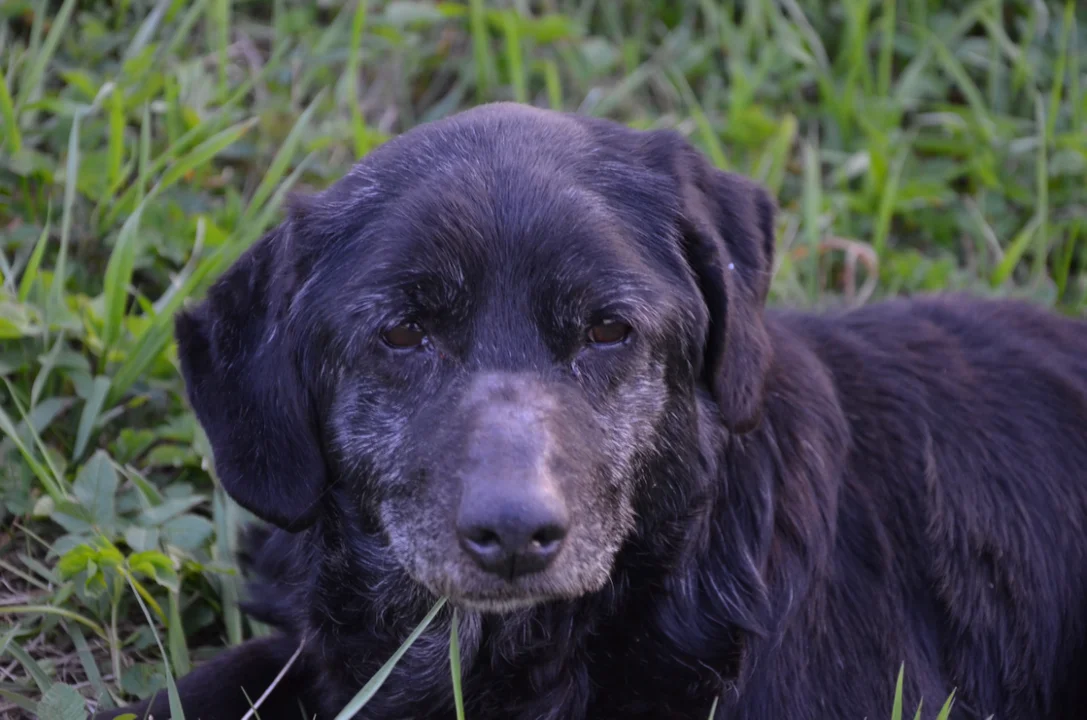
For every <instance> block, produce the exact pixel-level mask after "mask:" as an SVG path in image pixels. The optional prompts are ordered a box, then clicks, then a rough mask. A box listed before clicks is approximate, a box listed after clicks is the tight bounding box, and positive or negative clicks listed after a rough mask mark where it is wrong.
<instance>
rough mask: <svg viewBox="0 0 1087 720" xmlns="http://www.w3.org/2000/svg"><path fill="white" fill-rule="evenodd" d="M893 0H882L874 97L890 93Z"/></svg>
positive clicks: (893, 40) (893, 18) (892, 57)
mask: <svg viewBox="0 0 1087 720" xmlns="http://www.w3.org/2000/svg"><path fill="white" fill-rule="evenodd" d="M897 10H898V8H897V7H896V3H895V0H883V16H882V17H881V18H880V23H879V27H880V41H879V60H878V63H879V64H878V66H877V69H876V96H877V97H881V98H885V97H887V95H888V93H890V91H891V66H892V62H893V60H894V43H895V13H896V12H897Z"/></svg>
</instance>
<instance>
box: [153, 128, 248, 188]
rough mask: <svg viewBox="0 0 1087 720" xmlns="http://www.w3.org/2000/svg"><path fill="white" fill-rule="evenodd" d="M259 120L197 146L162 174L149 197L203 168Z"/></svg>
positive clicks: (218, 135)
mask: <svg viewBox="0 0 1087 720" xmlns="http://www.w3.org/2000/svg"><path fill="white" fill-rule="evenodd" d="M258 120H259V118H255V117H254V118H249V119H248V120H243V121H242V122H239V123H236V124H234V125H231V126H230V127H228V128H227V129H226V130H222V131H220V132H217V133H215V134H214V135H212V136H211V137H210V138H208V139H207V140H205V141H204V142H202V143H200V144H199V145H197V146H196V147H195V148H193V149H192V150H190V151H189V152H188V153H187V154H186V155H185V156H184V157H182V158H180V159H179V160H178V161H177V162H175V163H174V164H173V165H171V166H170V167H169V168H168V169H167V170H166V172H164V173H163V174H162V177H161V178H160V179H159V181H158V182H157V183H155V186H154V187H153V188H152V189H151V192H150V193H148V197H149V198H150V197H152V196H155V195H158V194H159V193H161V192H163V191H164V190H166V189H167V188H169V187H171V186H173V185H174V183H176V182H177V181H178V180H180V179H181V178H183V177H184V176H185V175H187V174H188V173H189V172H192V171H194V170H197V169H199V168H202V167H203V166H204V165H206V164H207V163H208V162H210V161H211V160H212V159H213V158H214V157H215V156H216V155H218V154H219V153H221V152H222V151H223V150H225V149H226V148H228V147H230V146H231V145H233V144H234V143H236V142H237V141H238V140H240V139H241V137H242V136H243V135H245V134H246V133H247V132H249V130H250V129H251V128H252V127H253V126H254V125H256V124H257V121H258Z"/></svg>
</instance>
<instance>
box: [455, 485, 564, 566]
mask: <svg viewBox="0 0 1087 720" xmlns="http://www.w3.org/2000/svg"><path fill="white" fill-rule="evenodd" d="M526 501H527V502H526ZM567 530H568V526H567V515H566V512H565V509H564V508H563V507H562V505H561V504H560V503H558V502H549V501H547V499H544V498H534V499H533V500H528V498H522V502H517V500H516V499H515V498H508V499H507V502H501V501H500V502H497V503H495V502H493V501H492V502H487V501H482V502H478V503H472V504H467V505H466V504H462V506H461V510H460V513H459V514H458V516H457V536H458V539H459V541H460V545H461V547H462V548H464V551H465V552H466V553H468V555H469V556H471V558H472V559H473V560H474V561H475V562H476V564H477V565H479V567H481V568H483V569H484V570H486V571H487V572H490V573H494V574H495V575H499V576H501V577H503V578H505V579H507V580H513V579H514V578H518V577H521V576H522V575H529V574H531V573H536V572H540V571H541V570H544V569H546V568H547V566H548V565H550V564H551V562H552V561H553V560H554V559H555V556H557V555H558V554H559V550H560V549H561V548H562V542H563V539H564V538H565V537H566V533H567Z"/></svg>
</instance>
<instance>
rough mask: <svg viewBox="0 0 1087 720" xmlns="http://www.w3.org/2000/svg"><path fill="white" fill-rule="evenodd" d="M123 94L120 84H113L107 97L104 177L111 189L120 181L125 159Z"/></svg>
mask: <svg viewBox="0 0 1087 720" xmlns="http://www.w3.org/2000/svg"><path fill="white" fill-rule="evenodd" d="M125 123H126V119H125V94H124V92H123V91H122V90H121V88H120V86H114V88H113V94H112V95H111V96H110V99H109V145H108V151H107V152H108V153H109V161H108V164H107V170H106V172H107V175H106V179H107V181H108V182H109V187H110V189H111V190H113V189H114V188H116V187H117V186H118V185H119V184H120V183H121V170H123V169H124V161H125Z"/></svg>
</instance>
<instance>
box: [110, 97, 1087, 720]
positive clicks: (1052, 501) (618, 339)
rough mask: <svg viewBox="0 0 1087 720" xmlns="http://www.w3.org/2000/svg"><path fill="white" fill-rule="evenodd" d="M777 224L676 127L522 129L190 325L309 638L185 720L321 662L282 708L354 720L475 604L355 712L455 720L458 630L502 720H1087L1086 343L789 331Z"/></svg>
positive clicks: (931, 327) (509, 111) (260, 550)
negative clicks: (916, 717)
mask: <svg viewBox="0 0 1087 720" xmlns="http://www.w3.org/2000/svg"><path fill="white" fill-rule="evenodd" d="M774 212H775V208H774V205H773V203H772V202H771V200H770V198H769V197H768V196H767V194H766V193H765V192H764V190H762V189H761V188H759V187H758V186H756V185H754V184H753V183H751V182H749V181H747V180H745V179H743V178H741V177H738V176H736V175H733V174H729V173H724V172H719V171H717V170H715V169H713V168H712V167H711V166H710V165H709V164H708V163H707V162H706V161H705V160H704V159H703V158H702V157H701V156H700V155H699V154H698V153H697V152H696V151H695V150H694V149H693V148H692V147H691V146H689V145H688V144H687V143H686V142H685V141H684V140H683V139H681V138H680V137H679V136H678V135H676V134H675V133H672V132H666V131H654V132H645V131H635V130H632V129H628V128H626V127H623V126H621V125H619V124H615V123H612V122H608V121H603V120H595V119H589V118H584V117H579V116H574V115H564V114H557V113H551V112H546V111H541V110H536V109H533V108H528V107H524V106H517V105H509V104H496V105H487V106H483V107H480V108H477V109H474V110H471V111H469V112H465V113H462V114H460V115H457V116H454V117H452V118H450V119H446V120H442V121H439V122H435V123H432V124H429V125H426V126H423V127H420V128H418V129H416V130H413V131H411V132H408V133H406V134H404V135H402V136H400V137H399V138H397V139H395V140H393V141H391V142H389V143H387V144H385V145H383V146H382V147H380V148H379V149H377V150H376V151H374V152H373V153H371V154H370V155H369V156H368V157H367V158H365V160H364V161H362V162H361V163H360V164H359V165H358V166H357V167H356V168H355V169H354V170H352V171H351V172H350V174H348V175H347V176H346V177H345V178H343V179H342V180H341V181H339V182H338V183H336V184H335V185H333V186H332V187H330V188H329V189H327V190H326V191H324V192H322V193H320V194H318V195H316V196H315V197H312V198H309V199H306V200H301V201H295V202H294V203H293V205H292V206H291V208H290V212H289V217H288V218H287V219H286V220H285V221H284V222H283V223H282V224H281V225H280V226H279V227H278V228H276V229H275V230H274V231H272V232H270V233H269V234H268V235H267V236H266V237H264V238H263V239H262V240H260V241H259V242H258V243H257V244H256V245H255V246H254V247H253V248H251V249H250V250H249V251H248V252H247V253H246V254H245V255H244V257H242V258H241V259H240V260H239V261H238V262H237V263H236V264H235V265H234V266H233V267H232V268H231V269H230V270H229V271H228V272H227V273H226V274H225V276H224V277H223V278H222V279H220V280H219V281H218V282H217V284H216V285H215V286H214V287H213V289H212V290H211V292H210V295H209V297H208V299H207V301H206V302H204V303H203V304H201V305H199V306H198V307H196V308H195V309H192V310H190V311H187V312H185V313H183V314H181V315H180V317H179V319H178V323H177V336H178V340H179V348H180V357H181V361H182V367H183V371H184V376H185V379H186V381H187V384H188V388H189V393H190V397H191V402H192V404H193V407H194V408H195V411H196V413H197V415H198V417H199V420H200V422H201V423H202V424H203V426H204V428H206V430H207V433H208V436H209V438H210V440H211V442H212V445H213V448H214V452H215V460H216V467H217V470H218V473H219V475H220V477H221V479H222V482H223V484H224V486H225V487H226V488H227V490H228V491H229V492H230V493H231V495H232V496H233V497H234V498H235V499H236V500H237V501H238V502H239V503H240V504H242V505H243V506H245V507H247V508H249V509H250V510H252V511H253V512H254V513H256V514H257V515H258V516H260V517H262V518H265V519H267V520H268V521H270V522H271V523H272V524H274V525H276V526H278V527H277V528H274V529H271V530H258V531H255V533H254V534H253V535H251V537H250V543H249V546H248V547H249V554H250V557H249V561H248V562H249V565H250V566H251V569H252V570H253V572H254V574H255V575H256V576H257V577H258V579H257V581H256V583H255V584H254V586H253V587H252V593H251V595H252V597H253V598H254V600H253V601H252V602H251V604H250V610H251V611H252V612H253V613H254V614H255V615H256V616H257V617H259V618H260V619H262V620H264V621H265V622H268V623H271V624H273V625H275V626H277V627H278V628H280V630H281V634H279V635H276V636H274V637H272V638H270V639H260V640H254V641H250V642H249V643H247V644H244V645H242V646H241V647H238V648H235V649H233V650H230V651H228V652H226V653H225V654H223V655H221V656H220V657H219V658H218V659H217V660H215V661H212V662H209V663H207V664H205V665H202V666H200V667H198V668H197V669H196V670H194V671H193V672H192V673H191V674H190V675H189V676H188V677H186V678H183V679H182V680H181V681H180V692H181V697H182V700H183V702H184V704H185V708H186V713H187V716H188V717H189V718H203V720H213V719H217V718H238V717H241V716H242V715H243V714H245V712H246V711H247V710H248V709H249V707H250V705H249V700H247V699H246V694H247V695H248V698H249V699H253V700H255V699H256V698H257V697H259V696H260V695H261V694H262V693H263V692H264V691H265V689H266V688H267V687H268V685H269V684H270V683H271V681H272V680H273V678H275V677H276V675H277V674H278V673H279V672H280V670H281V669H282V668H283V667H284V666H285V665H286V664H287V663H288V660H289V659H291V657H292V655H293V654H294V653H295V651H296V649H297V648H298V647H299V645H300V643H301V644H303V647H302V650H301V652H300V654H299V655H298V657H297V659H296V661H295V662H294V664H293V665H291V668H290V670H289V671H288V672H287V673H286V674H285V676H284V677H283V678H282V679H281V681H280V682H279V684H278V685H277V686H276V690H275V691H274V693H273V694H272V695H271V696H270V697H269V698H268V699H266V700H265V702H264V703H263V704H262V705H261V707H260V708H259V710H258V712H259V714H260V717H261V718H263V719H264V720H269V718H301V717H303V715H302V714H301V711H300V709H299V704H301V705H303V706H304V707H305V708H306V711H307V713H308V715H307V717H318V718H331V717H333V716H334V715H335V714H336V713H337V712H338V711H339V710H340V709H341V708H342V707H343V706H344V704H345V703H347V701H348V700H350V698H351V697H352V696H353V695H354V694H355V693H356V692H357V691H358V689H359V688H360V687H361V686H362V685H363V684H364V683H365V682H366V681H367V680H369V679H370V677H371V676H372V675H373V674H374V673H375V671H376V670H377V669H378V667H379V666H380V665H381V664H382V663H383V662H385V660H387V659H388V658H389V657H390V656H391V655H392V654H393V652H394V651H395V649H396V648H397V647H398V646H399V645H400V643H401V642H402V641H403V640H404V639H405V638H406V636H407V635H408V633H409V631H410V630H411V629H412V628H413V627H414V626H415V625H416V624H417V623H418V622H419V621H420V620H421V618H422V617H423V616H424V615H425V614H426V612H427V611H428V609H429V608H431V607H432V606H433V604H434V603H435V602H436V600H437V599H438V598H439V597H443V596H444V597H447V598H448V605H447V606H446V607H445V608H443V609H442V611H441V612H440V614H439V615H438V616H437V617H436V619H435V620H434V622H433V624H432V625H431V626H430V627H429V628H428V629H427V631H426V632H425V633H424V634H423V635H422V636H421V637H420V638H419V640H418V641H417V642H416V643H415V645H414V646H413V647H412V648H411V649H410V650H409V651H408V652H407V654H406V655H405V656H404V657H403V659H402V661H401V662H400V664H399V665H398V666H397V668H396V670H395V671H394V672H393V674H392V675H391V677H390V678H389V679H388V681H387V682H386V684H385V685H384V686H383V687H382V688H381V690H380V691H379V692H378V694H377V695H376V696H375V697H374V699H373V701H372V702H371V703H370V704H369V705H367V706H366V707H365V708H364V710H363V711H362V713H360V715H359V717H366V718H375V719H386V718H388V719H393V718H396V719H400V718H432V717H434V718H452V717H453V691H452V683H451V678H450V671H449V664H448V652H449V631H450V623H451V618H452V612H451V611H452V609H453V608H456V609H457V610H458V613H459V637H460V644H461V654H462V663H463V681H464V695H465V700H466V705H467V715H468V717H469V718H472V720H487V719H492V718H495V719H497V718H502V719H506V718H513V719H515V720H516V719H521V720H541V719H545V718H554V719H560V718H571V719H575V720H578V719H582V718H589V719H592V720H604V719H607V718H653V719H655V720H656V719H670V718H677V719H678V718H683V719H687V718H690V719H692V720H701V719H704V718H708V717H709V716H710V712H711V707H712V706H713V705H714V703H715V701H716V702H717V711H716V715H715V717H716V718H719V719H722V718H744V719H745V720H758V719H761V718H765V719H767V720H769V719H771V718H773V719H775V720H782V719H785V720H804V719H809V718H810V719H815V718H820V719H821V718H832V719H835V720H837V719H845V720H864V719H865V718H868V719H869V720H876V719H880V718H889V717H890V707H891V702H892V699H893V695H894V683H895V679H896V676H897V673H898V670H899V667H900V666H901V665H902V664H904V665H905V698H906V702H907V705H908V707H909V708H911V709H912V708H915V707H916V704H917V703H918V702H919V701H921V700H922V699H923V702H924V709H925V713H926V715H925V716H926V717H932V716H934V715H935V713H936V710H937V709H938V708H939V707H940V705H942V704H943V702H944V700H945V699H946V698H947V697H948V695H949V694H950V693H951V692H952V691H955V692H956V701H955V705H954V708H955V710H954V712H953V713H952V716H953V717H955V718H986V717H988V716H989V715H990V714H995V716H996V717H997V718H998V719H999V720H1013V719H1023V720H1026V719H1030V720H1035V719H1037V718H1049V719H1059V718H1072V717H1076V718H1079V717H1083V713H1084V712H1085V711H1084V709H1083V708H1084V703H1085V702H1087V691H1085V690H1084V686H1083V684H1082V681H1083V678H1084V672H1085V671H1087V642H1085V641H1087V323H1085V322H1083V321H1076V320H1072V319H1067V318H1061V317H1059V316H1057V315H1056V314H1055V313H1047V312H1044V311H1042V310H1040V309H1034V308H1032V307H1030V306H1027V305H1025V304H1021V303H1014V302H1010V301H1009V302H998V301H981V300H976V299H969V298H966V297H959V296H956V297H933V298H927V299H916V300H913V301H894V302H885V303H881V304H876V305H872V306H870V307H867V308H865V309H860V310H856V311H852V312H848V313H839V314H826V315H823V316H812V315H806V314H800V313H791V312H777V311H771V310H765V311H764V304H765V302H766V295H767V289H768V285H769V283H770V276H771V260H772V257H773V252H774V232H773V224H774V223H773V219H774ZM240 686H244V689H245V691H246V694H243V693H242V690H241V688H240ZM147 709H148V705H147V704H146V703H144V704H141V705H139V706H136V707H134V708H129V709H128V710H129V711H134V712H137V713H143V712H145V711H146V710H147ZM152 710H153V712H154V714H155V715H156V716H157V717H165V716H166V715H168V710H167V703H166V696H165V693H160V694H159V695H158V696H157V698H156V699H155V701H154V703H153V707H152ZM117 712H118V711H113V715H115V714H117ZM910 715H911V716H912V712H911V713H910ZM106 716H112V715H104V717H106Z"/></svg>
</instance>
